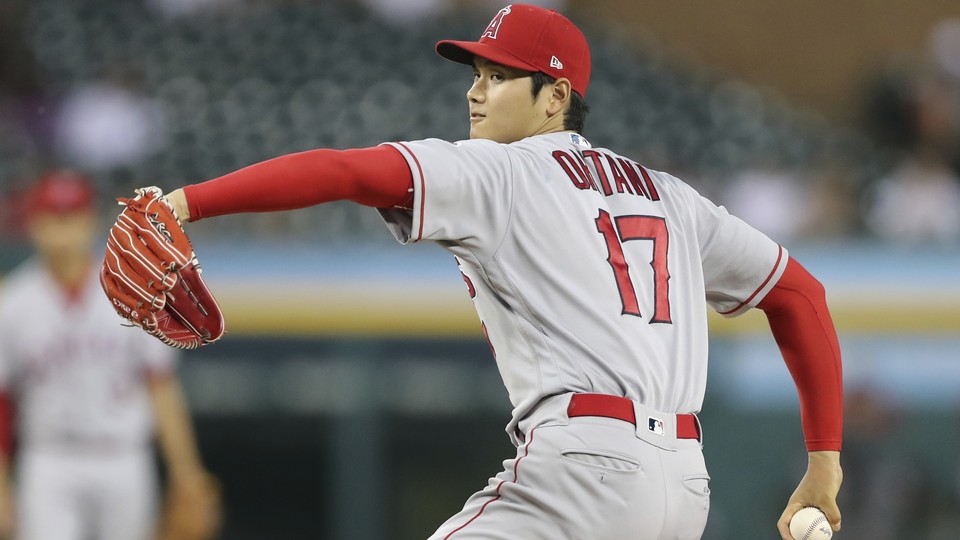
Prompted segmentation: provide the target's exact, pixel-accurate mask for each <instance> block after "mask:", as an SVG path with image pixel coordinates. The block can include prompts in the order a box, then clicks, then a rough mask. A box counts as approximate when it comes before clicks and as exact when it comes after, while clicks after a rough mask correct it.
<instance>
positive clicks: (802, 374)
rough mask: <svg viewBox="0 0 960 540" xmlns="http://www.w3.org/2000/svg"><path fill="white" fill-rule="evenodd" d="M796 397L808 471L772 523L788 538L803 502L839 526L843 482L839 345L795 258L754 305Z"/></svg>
mask: <svg viewBox="0 0 960 540" xmlns="http://www.w3.org/2000/svg"><path fill="white" fill-rule="evenodd" d="M757 307H759V308H760V309H762V310H763V311H764V313H766V315H767V320H768V321H769V323H770V330H771V332H772V333H773V336H774V338H775V339H776V341H777V345H778V346H779V348H780V351H781V353H782V354H783V358H784V361H785V362H786V364H787V368H788V369H789V370H790V374H791V376H792V377H793V380H794V382H795V383H796V385H797V393H798V394H799V397H800V419H801V422H802V425H803V434H804V439H805V440H806V444H807V451H808V453H809V456H808V457H809V460H808V463H807V472H806V474H805V475H804V477H803V479H802V480H801V482H800V485H799V486H798V487H797V489H796V491H794V493H793V495H792V496H791V497H790V500H789V501H788V503H787V507H786V509H785V510H784V512H783V514H782V515H781V516H780V520H779V521H778V523H777V526H778V528H779V530H780V534H781V535H782V536H783V539H784V540H790V539H791V536H790V530H789V523H790V518H792V517H793V514H795V513H796V512H797V511H798V510H800V509H801V508H803V507H804V506H816V507H818V508H820V510H822V511H823V512H824V514H826V516H827V519H828V520H829V521H830V525H831V526H832V527H833V529H834V530H839V529H840V510H839V508H838V507H837V503H836V498H837V493H838V491H839V490H840V484H841V482H842V480H843V472H842V469H841V467H840V448H841V442H842V436H843V373H842V365H841V360H840V344H839V340H838V339H837V332H836V330H835V329H834V326H833V321H832V319H831V317H830V312H829V310H828V309H827V303H826V294H825V292H824V288H823V286H822V285H821V284H820V282H819V281H817V280H816V279H815V278H814V277H813V276H812V275H810V274H809V273H808V272H807V271H806V270H805V269H804V268H803V267H802V266H801V265H800V263H798V262H797V261H796V260H794V259H792V258H791V259H790V260H789V262H788V263H787V267H786V269H785V271H784V273H783V276H782V277H781V278H780V281H779V282H778V283H777V285H776V286H775V287H774V288H773V289H772V290H771V291H770V292H769V293H768V294H767V296H766V297H765V298H764V299H763V300H762V301H761V302H760V303H759V304H758V306H757Z"/></svg>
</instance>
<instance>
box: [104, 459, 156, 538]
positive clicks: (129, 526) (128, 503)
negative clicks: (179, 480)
mask: <svg viewBox="0 0 960 540" xmlns="http://www.w3.org/2000/svg"><path fill="white" fill-rule="evenodd" d="M101 473H102V474H101V476H100V479H99V482H98V487H99V489H98V490H97V491H98V492H97V495H96V497H97V505H96V508H97V516H96V522H97V530H98V536H97V538H100V539H102V540H147V539H149V538H150V537H151V535H152V534H153V529H154V526H155V524H156V515H157V487H156V478H155V474H154V471H153V468H152V466H151V461H150V460H149V457H148V456H146V455H144V456H141V455H130V456H123V457H122V458H119V459H117V460H116V461H115V462H112V463H109V464H105V466H104V467H103V468H102V470H101Z"/></svg>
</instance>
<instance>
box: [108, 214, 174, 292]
mask: <svg viewBox="0 0 960 540" xmlns="http://www.w3.org/2000/svg"><path fill="white" fill-rule="evenodd" d="M138 244H139V245H138ZM107 246H108V247H110V248H112V249H113V251H114V252H115V253H116V254H117V255H119V256H120V257H121V258H123V259H124V260H125V261H127V263H129V264H130V266H131V267H133V269H134V271H135V272H136V273H137V274H139V275H141V276H143V277H144V278H146V279H147V282H148V283H149V284H150V285H151V287H156V288H159V289H162V290H165V291H168V290H170V289H171V288H173V286H174V285H175V284H176V282H177V275H176V273H174V272H170V271H169V270H168V269H167V268H165V267H164V263H163V261H161V260H160V259H159V258H157V256H156V255H154V254H153V253H152V252H150V251H148V250H146V249H145V248H144V246H143V245H142V244H141V242H140V240H139V238H138V237H137V236H135V235H134V233H133V232H132V231H131V230H130V229H129V228H127V227H125V226H123V225H117V226H114V227H113V228H112V229H110V234H109V235H108V236H107Z"/></svg>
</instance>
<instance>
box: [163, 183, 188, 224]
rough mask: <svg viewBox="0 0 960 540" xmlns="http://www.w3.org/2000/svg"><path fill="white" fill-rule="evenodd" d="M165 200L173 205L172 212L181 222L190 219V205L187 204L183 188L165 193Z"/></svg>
mask: <svg viewBox="0 0 960 540" xmlns="http://www.w3.org/2000/svg"><path fill="white" fill-rule="evenodd" d="M165 197H166V199H167V201H168V202H169V203H170V205H171V206H173V212H174V213H175V214H176V215H177V217H178V218H180V221H181V222H184V223H186V222H188V221H190V205H189V204H187V196H186V194H185V193H184V192H183V189H182V188H181V189H175V190H173V191H171V192H170V193H168V194H167V195H165Z"/></svg>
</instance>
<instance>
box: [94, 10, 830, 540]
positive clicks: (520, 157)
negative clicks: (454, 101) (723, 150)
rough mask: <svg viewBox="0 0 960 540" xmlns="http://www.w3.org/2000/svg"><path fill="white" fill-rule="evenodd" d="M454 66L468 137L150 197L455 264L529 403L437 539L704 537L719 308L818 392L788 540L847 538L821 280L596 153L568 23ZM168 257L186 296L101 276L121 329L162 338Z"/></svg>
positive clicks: (482, 42)
mask: <svg viewBox="0 0 960 540" xmlns="http://www.w3.org/2000/svg"><path fill="white" fill-rule="evenodd" d="M436 50H437V52H438V53H439V54H440V55H441V56H443V57H444V58H447V59H449V60H452V61H454V62H458V63H461V64H465V65H466V66H469V69H470V70H471V71H472V73H473V82H472V84H468V85H465V86H467V87H468V89H467V93H466V101H467V105H468V114H469V116H468V119H469V125H470V137H469V140H462V141H458V142H446V141H442V140H437V139H427V140H418V141H407V142H392V143H387V144H383V145H381V146H378V147H374V148H365V149H352V150H344V151H334V150H326V149H319V150H313V151H309V152H303V153H298V154H292V155H287V156H282V157H279V158H276V159H273V160H269V161H266V162H263V163H259V164H255V165H252V166H250V167H247V168H245V169H241V170H239V171H236V172H234V173H231V174H227V175H226V176H223V177H220V178H217V179H214V180H210V181H207V182H203V183H199V184H194V185H188V186H186V187H184V188H182V189H177V190H175V191H173V192H172V193H170V194H169V195H168V196H164V195H163V194H162V193H160V192H159V190H156V189H155V188H154V189H151V190H141V192H140V195H138V197H140V198H141V200H149V201H159V202H160V203H161V204H159V205H158V206H157V207H158V208H168V209H169V210H168V211H162V212H161V213H163V214H169V215H170V216H172V218H170V219H171V221H170V223H171V224H173V225H176V224H177V223H178V222H177V219H180V220H184V221H196V220H199V219H207V218H212V217H214V216H219V215H224V214H235V213H241V212H269V211H281V210H289V209H293V208H300V207H304V206H309V205H316V204H320V203H325V202H328V201H335V200H351V201H354V202H357V203H359V204H362V205H366V206H370V207H373V208H376V209H378V211H379V212H380V214H381V216H382V217H383V220H384V221H385V223H386V225H387V227H388V228H389V230H390V232H391V233H392V234H393V235H394V236H395V237H396V239H397V240H398V241H399V242H401V243H403V244H408V243H414V242H421V241H431V242H436V243H437V244H439V245H441V246H442V247H444V248H445V249H447V250H449V251H450V252H451V253H452V254H453V255H455V256H456V259H457V263H458V264H459V267H460V270H461V271H462V273H463V276H464V279H465V281H466V283H467V287H468V291H469V294H470V296H471V298H472V299H473V302H474V305H475V307H476V311H477V314H478V315H479V318H480V326H481V328H482V331H483V333H484V335H485V336H486V338H487V339H488V341H489V344H490V348H491V350H492V353H493V357H494V358H495V361H496V363H497V366H498V368H499V370H500V373H501V375H502V378H503V382H504V384H505V386H506V388H507V391H508V394H509V397H510V401H511V403H512V405H513V415H512V418H511V419H510V421H509V423H508V425H507V433H508V434H509V437H510V438H511V439H512V441H513V442H514V443H515V445H516V455H514V456H512V457H511V458H510V459H508V460H507V461H505V463H504V468H503V470H502V471H500V472H499V473H498V474H496V475H494V476H493V477H492V478H490V481H489V484H488V485H487V486H486V487H485V488H484V489H482V490H480V491H478V492H477V493H475V494H474V495H473V496H472V497H470V498H469V499H468V500H467V502H466V504H465V505H464V506H463V509H462V510H461V511H460V512H459V513H457V514H456V515H454V516H452V517H450V519H449V520H447V521H446V522H445V523H443V524H441V525H440V526H439V528H438V529H437V530H436V532H435V533H433V535H432V536H431V537H430V538H431V539H435V540H440V539H444V540H445V539H453V540H469V539H476V540H479V539H517V538H522V539H524V540H535V539H543V540H548V539H549V540H555V539H558V538H569V539H577V540H586V539H590V540H625V539H631V540H653V539H695V538H700V536H701V535H702V534H703V530H704V526H705V524H706V520H707V513H708V510H709V506H710V490H709V480H710V476H709V473H708V470H707V468H706V466H705V464H704V458H703V453H702V441H703V434H704V432H708V431H709V426H702V425H701V424H700V422H699V420H698V418H697V413H698V412H699V411H700V408H701V405H702V403H703V397H704V392H705V385H706V375H707V307H708V306H709V307H711V308H713V309H714V310H716V311H718V312H720V313H722V314H723V315H726V316H731V317H732V316H736V315H739V314H741V313H743V312H745V311H747V310H749V309H751V308H754V307H757V308H760V309H761V310H763V311H764V312H765V313H766V315H767V318H768V319H769V322H770V328H771V330H772V332H773V335H774V336H775V337H776V340H777V343H778V345H779V347H780V349H781V351H782V354H783V358H784V360H785V362H786V364H787V367H788V368H789V371H790V373H791V374H792V376H793V379H794V380H795V382H796V386H797V391H798V392H799V394H800V406H801V414H802V417H801V419H802V427H803V433H804V436H805V440H806V447H807V450H808V451H809V462H808V466H807V472H806V474H805V475H804V477H803V478H802V479H801V481H800V483H799V486H798V487H797V489H796V491H795V492H794V493H793V495H792V496H790V497H789V499H788V501H787V503H786V505H785V508H784V511H783V513H782V515H781V516H780V518H779V521H778V523H777V527H778V529H779V531H780V534H781V536H782V537H783V539H784V540H789V539H790V536H789V535H790V533H789V530H788V523H789V520H790V518H791V517H792V515H793V514H794V513H795V512H797V510H799V509H800V508H802V507H805V506H816V507H819V508H821V509H822V510H823V511H824V512H825V513H826V515H827V516H828V518H829V520H830V524H831V526H832V527H833V528H834V529H839V528H840V512H839V510H838V508H837V505H836V496H837V492H838V490H839V488H840V483H841V476H842V475H841V468H840V462H839V451H840V446H841V431H842V429H841V427H842V420H841V412H842V378H841V360H840V349H839V345H838V340H837V336H836V332H835V330H834V327H833V324H832V322H831V319H830V314H829V311H828V309H827V305H826V302H825V295H824V290H823V287H822V286H821V285H820V283H819V282H818V281H817V280H816V279H815V278H813V277H812V276H811V275H810V274H809V273H807V271H806V270H804V268H803V267H802V266H801V265H800V264H799V263H798V262H797V261H796V260H794V259H793V258H792V257H790V255H789V254H788V252H787V250H786V249H785V248H784V247H782V246H780V245H778V244H777V243H776V242H773V241H772V240H770V239H769V238H768V237H766V236H765V235H763V234H762V233H760V232H758V231H757V230H755V229H753V228H751V227H750V226H748V225H747V224H746V223H744V222H743V221H741V220H739V219H737V218H736V217H733V216H731V215H730V214H728V213H727V211H726V210H725V209H724V208H722V207H718V206H716V205H715V204H713V203H712V202H710V201H709V200H707V199H705V198H703V197H701V196H700V195H699V194H698V193H697V192H696V191H694V190H693V189H692V188H691V187H689V186H688V185H686V184H684V183H683V182H682V181H681V180H679V179H677V178H675V177H673V176H671V175H669V174H667V173H664V172H658V171H654V170H651V169H649V168H647V167H645V166H644V165H643V164H642V163H641V162H639V161H637V160H635V159H634V158H632V157H629V156H624V155H621V154H619V153H617V152H616V151H614V150H611V149H607V148H597V147H594V146H593V145H591V143H590V141H589V140H588V139H586V138H585V137H584V136H583V135H582V133H583V125H584V121H585V118H586V116H587V112H588V107H587V106H586V102H585V97H586V95H587V89H588V86H589V81H590V51H589V48H588V45H587V41H586V39H585V37H584V35H583V34H582V33H581V31H580V30H579V29H578V28H577V27H576V26H575V25H574V24H573V23H572V22H571V21H570V20H569V19H567V18H566V17H564V16H563V15H561V14H559V13H557V12H555V11H550V10H546V9H542V8H539V7H535V6H530V5H523V4H513V5H510V6H507V7H504V8H503V9H501V10H500V11H499V12H498V13H497V14H496V16H495V17H494V18H493V20H492V21H491V22H490V24H489V25H488V26H487V27H486V28H485V29H483V31H482V32H481V33H480V38H479V40H478V41H475V42H474V41H449V40H448V41H441V42H439V43H438V44H437V46H436ZM625 106H629V104H625ZM128 211H129V209H128ZM125 212H127V211H125ZM116 227H120V228H121V229H123V228H124V224H123V223H121V222H119V221H118V224H117V226H116ZM125 230H129V227H127V228H126V229H125ZM142 245H144V244H142V243H140V244H138V243H137V242H131V243H129V245H127V247H125V250H131V249H133V250H134V251H138V250H140V246H142ZM131 246H132V247H131ZM150 251H151V253H152V255H151V256H150V257H152V260H154V261H155V262H154V263H152V264H151V265H148V266H150V268H151V271H159V274H158V275H159V276H161V277H164V278H166V277H170V276H173V278H172V279H169V280H165V279H159V280H155V281H150V282H147V281H145V280H143V279H141V278H139V277H138V276H139V275H140V274H139V273H138V269H139V268H140V267H142V266H143V265H142V264H141V265H140V266H138V265H137V264H135V263H131V264H129V265H122V264H118V263H116V262H114V263H113V264H111V265H110V266H109V267H105V270H104V273H103V276H102V279H103V281H104V288H105V289H106V290H107V291H108V294H109V295H111V297H112V298H113V299H114V301H115V306H116V307H117V311H118V312H119V313H120V314H121V315H124V316H125V317H127V318H130V314H131V313H133V314H134V315H135V317H134V319H136V318H137V317H139V318H140V320H141V321H142V320H143V318H144V317H145V318H146V319H147V323H146V324H144V326H146V327H147V328H148V329H150V328H152V329H153V330H154V331H155V330H156V328H157V325H156V324H154V321H153V319H151V318H150V317H153V316H154V315H153V314H156V313H163V312H164V310H166V307H165V305H164V302H162V301H161V302H156V301H155V299H156V298H162V297H163V295H164V294H165V291H168V290H170V287H172V286H173V285H172V283H173V282H175V281H176V280H177V277H176V273H177V271H178V269H179V268H181V266H182V265H180V264H178V263H176V262H175V261H174V260H173V259H172V258H170V257H164V256H161V255H157V253H158V250H156V249H150ZM184 251H185V252H186V251H188V250H186V249H185V250H184ZM110 256H111V254H110V253H109V252H108V258H109V257H110ZM123 258H124V257H122V256H121V257H120V259H123ZM131 274H132V275H131ZM137 287H139V288H141V289H142V291H141V293H140V295H139V296H138V295H136V294H133V293H131V292H130V291H131V288H137ZM150 302H153V303H152V304H151V303H150ZM164 317H165V318H169V317H167V315H166V314H165V315H164ZM135 322H136V321H135ZM201 341H202V340H201ZM745 444H748V443H745ZM771 521H772V519H771Z"/></svg>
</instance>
